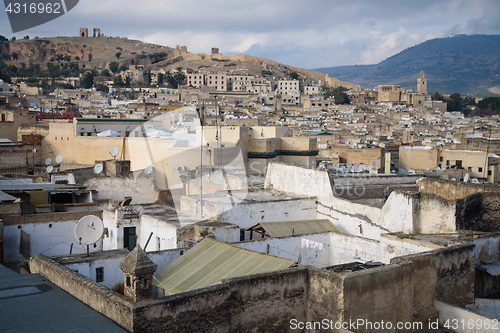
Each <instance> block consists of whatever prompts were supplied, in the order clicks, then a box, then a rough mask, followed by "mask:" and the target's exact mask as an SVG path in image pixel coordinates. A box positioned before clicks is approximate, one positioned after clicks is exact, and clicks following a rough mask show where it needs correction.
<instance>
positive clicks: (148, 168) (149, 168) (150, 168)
mask: <svg viewBox="0 0 500 333" xmlns="http://www.w3.org/2000/svg"><path fill="white" fill-rule="evenodd" d="M152 172H153V167H152V166H151V165H149V166H147V167H146V169H144V173H145V174H146V175H150V174H151V173H152Z"/></svg>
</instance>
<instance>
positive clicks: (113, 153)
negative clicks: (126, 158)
mask: <svg viewBox="0 0 500 333" xmlns="http://www.w3.org/2000/svg"><path fill="white" fill-rule="evenodd" d="M109 155H111V157H113V159H116V155H118V147H111V149H110V150H109Z"/></svg>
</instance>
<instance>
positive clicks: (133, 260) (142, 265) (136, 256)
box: [119, 245, 157, 275]
mask: <svg viewBox="0 0 500 333" xmlns="http://www.w3.org/2000/svg"><path fill="white" fill-rule="evenodd" d="M119 267H120V268H121V270H122V271H124V272H126V273H133V274H135V275H138V274H144V273H146V272H154V271H156V267H157V266H156V264H155V263H154V262H152V261H151V259H149V257H148V255H147V254H146V252H144V250H143V249H142V248H141V246H140V245H137V246H136V247H135V248H134V249H133V250H132V252H130V253H129V254H128V256H126V257H125V259H123V261H122V262H120V264H119Z"/></svg>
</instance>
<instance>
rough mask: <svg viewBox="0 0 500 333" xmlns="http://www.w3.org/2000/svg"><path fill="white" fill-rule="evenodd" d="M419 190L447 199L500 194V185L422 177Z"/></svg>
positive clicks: (419, 181) (418, 183)
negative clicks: (488, 193) (476, 194)
mask: <svg viewBox="0 0 500 333" xmlns="http://www.w3.org/2000/svg"><path fill="white" fill-rule="evenodd" d="M417 185H418V190H419V192H427V193H434V194H436V195H439V196H440V197H443V198H445V199H447V200H456V199H460V198H463V197H466V196H468V195H471V194H474V193H486V192H494V193H498V194H500V186H495V185H488V184H472V183H464V182H461V181H453V180H442V179H433V178H421V179H419V180H418V181H417Z"/></svg>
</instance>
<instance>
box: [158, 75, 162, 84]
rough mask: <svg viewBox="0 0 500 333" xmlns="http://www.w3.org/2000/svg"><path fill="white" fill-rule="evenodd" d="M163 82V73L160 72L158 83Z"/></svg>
mask: <svg viewBox="0 0 500 333" xmlns="http://www.w3.org/2000/svg"><path fill="white" fill-rule="evenodd" d="M162 84H163V73H158V85H162Z"/></svg>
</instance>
